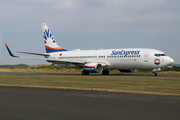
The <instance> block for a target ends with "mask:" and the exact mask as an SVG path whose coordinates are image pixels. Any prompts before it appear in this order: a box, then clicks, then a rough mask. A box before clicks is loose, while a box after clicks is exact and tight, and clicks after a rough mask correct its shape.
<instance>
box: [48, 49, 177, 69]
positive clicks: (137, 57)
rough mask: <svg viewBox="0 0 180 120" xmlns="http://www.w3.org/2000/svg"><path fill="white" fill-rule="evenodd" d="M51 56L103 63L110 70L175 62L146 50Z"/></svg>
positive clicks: (114, 50) (112, 50)
mask: <svg viewBox="0 0 180 120" xmlns="http://www.w3.org/2000/svg"><path fill="white" fill-rule="evenodd" d="M49 55H50V56H49V58H50V59H61V60H70V61H84V62H85V63H103V64H105V65H106V66H108V69H156V68H164V67H166V66H168V65H170V64H172V63H173V62H174V60H173V59H172V58H170V57H169V56H166V55H165V53H164V52H161V51H159V50H154V49H145V48H144V49H143V48H130V49H107V50H83V51H65V52H54V53H49Z"/></svg>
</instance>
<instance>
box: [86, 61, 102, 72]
mask: <svg viewBox="0 0 180 120" xmlns="http://www.w3.org/2000/svg"><path fill="white" fill-rule="evenodd" d="M83 71H84V72H87V73H100V72H102V71H103V66H102V65H101V64H99V63H88V64H85V65H84V66H83Z"/></svg>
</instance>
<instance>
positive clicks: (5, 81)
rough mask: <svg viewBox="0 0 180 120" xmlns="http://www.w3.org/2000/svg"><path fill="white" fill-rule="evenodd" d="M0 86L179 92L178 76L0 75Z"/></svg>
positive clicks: (179, 81)
mask: <svg viewBox="0 0 180 120" xmlns="http://www.w3.org/2000/svg"><path fill="white" fill-rule="evenodd" d="M0 86H16V87H36V88H54V89H73V90H94V91H111V92H130V93H143V94H161V95H180V78H170V77H166V78H165V77H151V76H149V77H137V76H49V75H48V76H42V75H36V76H35V75H34V76H33V75H0Z"/></svg>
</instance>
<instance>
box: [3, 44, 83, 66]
mask: <svg viewBox="0 0 180 120" xmlns="http://www.w3.org/2000/svg"><path fill="white" fill-rule="evenodd" d="M5 46H6V48H7V50H8V53H9V55H10V56H11V57H17V58H26V59H37V60H46V61H47V62H51V63H52V64H68V63H69V64H82V65H83V64H85V62H84V61H73V60H64V59H63V60H61V59H48V58H37V57H25V56H16V55H14V54H13V53H12V52H11V50H10V49H9V47H8V46H7V44H5ZM19 53H25V54H32V55H40V56H45V57H46V56H49V54H46V53H45V54H43V53H31V52H19Z"/></svg>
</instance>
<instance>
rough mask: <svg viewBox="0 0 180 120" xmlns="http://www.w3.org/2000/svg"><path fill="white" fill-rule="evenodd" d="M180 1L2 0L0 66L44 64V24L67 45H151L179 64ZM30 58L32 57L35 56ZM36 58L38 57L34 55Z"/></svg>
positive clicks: (134, 46)
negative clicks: (18, 56) (14, 56)
mask: <svg viewBox="0 0 180 120" xmlns="http://www.w3.org/2000/svg"><path fill="white" fill-rule="evenodd" d="M179 6H180V0H1V1H0V16H1V19H0V65H4V64H21V63H23V64H29V65H36V64H41V63H46V61H45V60H33V59H18V58H12V57H10V56H9V55H8V52H7V50H6V48H5V45H4V44H5V43H7V44H8V46H9V48H10V49H11V51H12V52H13V53H14V54H15V55H21V56H30V55H26V54H25V55H24V54H20V53H17V51H26V52H38V53H45V46H44V40H43V34H42V23H46V24H47V25H48V27H49V29H50V31H51V33H52V34H53V36H54V39H55V40H56V42H57V44H58V45H59V46H60V47H63V48H65V49H67V50H73V49H81V50H90V49H101V48H102V49H115V48H152V49H157V50H160V51H163V52H165V53H166V55H168V56H170V57H172V58H173V59H174V61H175V64H180V55H179V52H180V7H179ZM31 57H32V56H31ZM35 57H38V56H35Z"/></svg>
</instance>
